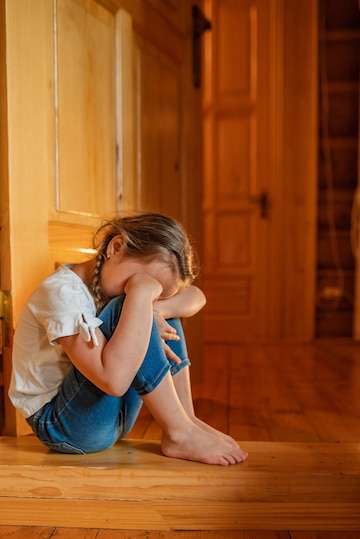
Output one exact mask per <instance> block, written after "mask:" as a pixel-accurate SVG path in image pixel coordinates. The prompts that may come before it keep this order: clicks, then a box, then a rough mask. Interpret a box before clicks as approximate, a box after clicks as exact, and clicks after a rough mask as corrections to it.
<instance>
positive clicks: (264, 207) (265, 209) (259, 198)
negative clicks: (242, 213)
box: [250, 191, 270, 219]
mask: <svg viewBox="0 0 360 539" xmlns="http://www.w3.org/2000/svg"><path fill="white" fill-rule="evenodd" d="M250 201H251V202H253V203H254V204H258V206H259V208H260V217H261V218H262V219H267V217H268V216H269V207H270V201H269V195H268V193H267V191H261V193H260V194H259V195H256V196H251V197H250Z"/></svg>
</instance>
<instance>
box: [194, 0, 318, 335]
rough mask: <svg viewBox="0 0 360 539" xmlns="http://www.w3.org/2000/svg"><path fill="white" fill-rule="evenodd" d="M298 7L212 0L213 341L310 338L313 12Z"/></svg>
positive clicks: (208, 65)
mask: <svg viewBox="0 0 360 539" xmlns="http://www.w3.org/2000/svg"><path fill="white" fill-rule="evenodd" d="M299 5H300V3H298V2H296V1H294V0H287V1H286V2H283V1H282V0H276V1H271V0H205V12H206V15H207V17H208V18H209V19H210V20H211V22H212V30H211V32H209V33H207V34H206V36H205V61H204V69H205V73H204V75H205V86H204V88H205V92H204V96H203V113H204V194H205V199H204V237H205V247H204V249H205V256H204V262H205V266H204V288H205V292H206V294H207V297H208V303H207V306H206V309H205V313H204V328H205V331H204V335H205V340H206V341H209V342H249V341H266V340H297V341H299V340H300V341H307V340H309V339H311V338H312V337H313V331H314V312H315V301H314V276H315V230H316V228H315V227H316V224H315V213H316V186H317V171H316V163H317V147H316V140H317V138H316V137H317V109H316V100H317V8H316V2H312V0H306V1H304V2H301V9H300V7H299ZM301 32H303V34H302V35H301Z"/></svg>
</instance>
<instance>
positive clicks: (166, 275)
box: [101, 254, 180, 299]
mask: <svg viewBox="0 0 360 539" xmlns="http://www.w3.org/2000/svg"><path fill="white" fill-rule="evenodd" d="M135 273H138V274H139V273H140V274H141V273H146V274H148V275H150V276H151V277H152V278H153V279H156V280H157V281H158V282H159V283H160V284H161V286H162V289H163V291H162V293H161V296H160V298H159V299H166V298H170V297H172V296H174V295H175V294H176V293H177V292H178V291H179V289H180V286H179V282H178V279H177V278H176V277H175V275H174V273H173V271H172V269H171V267H170V266H169V264H168V263H167V262H165V261H163V260H158V259H155V260H152V261H151V262H145V263H144V262H140V261H138V260H136V259H132V258H125V259H124V258H121V257H120V256H119V255H117V254H115V255H114V256H110V258H109V259H107V260H106V262H105V264H104V266H103V268H102V271H101V284H102V288H103V291H104V293H105V295H106V296H107V297H109V298H113V297H115V296H119V295H121V294H123V293H124V288H125V285H126V282H127V281H128V279H129V278H130V277H131V276H132V275H134V274H135Z"/></svg>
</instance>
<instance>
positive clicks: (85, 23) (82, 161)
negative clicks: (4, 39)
mask: <svg viewBox="0 0 360 539" xmlns="http://www.w3.org/2000/svg"><path fill="white" fill-rule="evenodd" d="M56 6H57V8H56V12H55V27H54V31H55V38H56V41H55V46H56V49H55V58H54V66H55V70H56V78H55V98H56V99H57V101H58V103H56V109H55V114H56V115H57V123H56V126H57V130H56V148H57V154H58V166H57V170H56V178H55V182H56V187H55V190H56V210H57V211H60V212H67V213H77V214H89V215H96V216H99V215H100V216H103V215H105V214H108V213H110V212H113V211H115V210H116V207H117V204H116V179H115V170H116V166H115V150H116V144H115V57H114V55H115V20H114V16H113V15H112V14H111V13H109V12H108V11H107V10H106V9H104V8H103V7H101V6H100V5H99V4H97V2H95V0H92V1H85V0H76V1H74V0H57V3H56Z"/></svg>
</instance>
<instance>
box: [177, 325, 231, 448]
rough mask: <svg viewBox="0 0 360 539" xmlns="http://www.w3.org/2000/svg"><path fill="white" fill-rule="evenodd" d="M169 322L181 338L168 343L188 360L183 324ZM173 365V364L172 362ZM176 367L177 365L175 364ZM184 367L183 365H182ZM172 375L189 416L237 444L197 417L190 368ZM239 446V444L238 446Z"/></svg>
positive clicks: (205, 427)
mask: <svg viewBox="0 0 360 539" xmlns="http://www.w3.org/2000/svg"><path fill="white" fill-rule="evenodd" d="M167 322H168V323H169V324H170V325H171V326H172V327H174V328H175V329H176V333H177V335H178V336H179V337H180V340H179V341H168V342H167V344H168V345H169V346H170V348H171V349H172V350H173V351H174V352H175V354H176V355H177V356H178V357H180V358H181V359H185V358H188V352H187V347H186V339H185V335H184V331H183V328H182V325H181V322H180V320H179V319H178V318H174V319H170V320H167ZM171 363H172V362H171ZM174 365H175V364H174ZM182 365H183V364H182ZM171 372H172V375H173V380H174V385H175V389H176V392H177V394H178V396H179V399H180V402H181V404H182V406H183V408H184V409H185V411H186V413H187V414H188V416H189V417H190V418H191V419H192V420H193V421H194V422H195V423H196V424H197V425H198V426H199V427H201V428H203V429H205V430H207V431H209V432H212V433H213V434H216V436H219V437H220V438H226V439H227V440H228V441H230V440H232V442H233V443H236V442H235V441H234V440H233V439H232V438H231V437H230V436H228V435H227V434H224V433H222V432H220V431H218V430H216V429H214V428H213V427H211V426H210V425H208V424H207V423H204V421H201V419H199V418H198V417H196V415H195V410H194V403H193V398H192V392H191V381H190V369H189V367H188V366H185V368H176V365H175V367H173V369H172V371H171ZM236 445H237V444H236Z"/></svg>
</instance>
